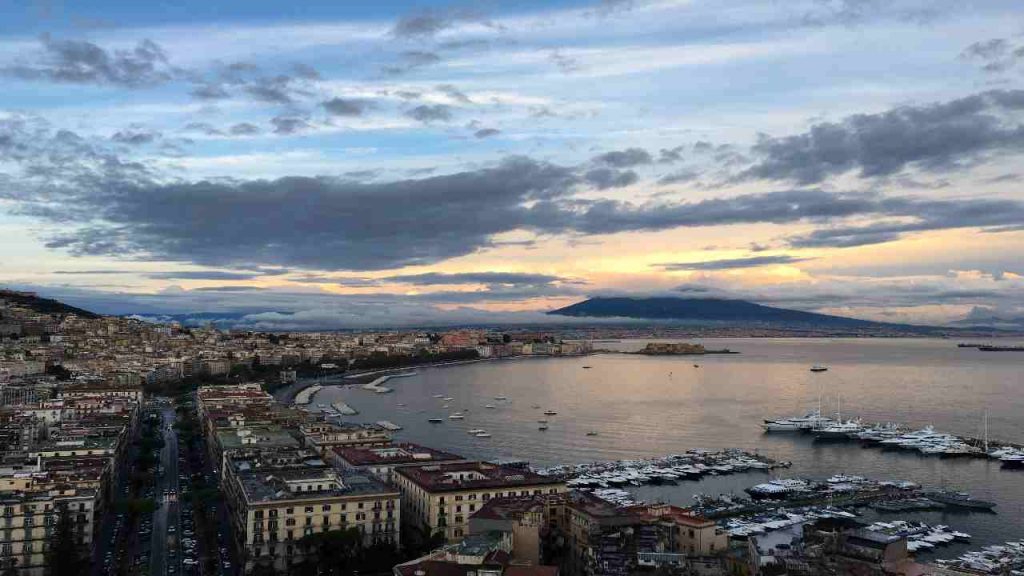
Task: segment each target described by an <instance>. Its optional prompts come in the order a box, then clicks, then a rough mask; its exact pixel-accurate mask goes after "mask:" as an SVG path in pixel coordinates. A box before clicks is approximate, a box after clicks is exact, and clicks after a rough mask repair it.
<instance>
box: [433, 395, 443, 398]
mask: <svg viewBox="0 0 1024 576" xmlns="http://www.w3.org/2000/svg"><path fill="white" fill-rule="evenodd" d="M434 398H444V394H434Z"/></svg>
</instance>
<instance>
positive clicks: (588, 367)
mask: <svg viewBox="0 0 1024 576" xmlns="http://www.w3.org/2000/svg"><path fill="white" fill-rule="evenodd" d="M591 368H593V366H584V367H583V369H584V370H590V369H591Z"/></svg>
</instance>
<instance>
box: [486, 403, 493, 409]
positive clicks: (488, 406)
mask: <svg viewBox="0 0 1024 576" xmlns="http://www.w3.org/2000/svg"><path fill="white" fill-rule="evenodd" d="M484 408H490V409H492V410H493V409H494V404H487V405H486V406H484Z"/></svg>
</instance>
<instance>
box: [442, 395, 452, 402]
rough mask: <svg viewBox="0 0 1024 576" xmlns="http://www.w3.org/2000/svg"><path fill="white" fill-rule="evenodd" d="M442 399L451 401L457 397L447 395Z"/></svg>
mask: <svg viewBox="0 0 1024 576" xmlns="http://www.w3.org/2000/svg"><path fill="white" fill-rule="evenodd" d="M442 400H444V401H445V402H451V401H452V400H455V398H452V397H451V396H445V397H444V398H442Z"/></svg>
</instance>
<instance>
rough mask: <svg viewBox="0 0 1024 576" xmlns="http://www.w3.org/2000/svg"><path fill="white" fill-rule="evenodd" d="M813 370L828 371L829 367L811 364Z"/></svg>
mask: <svg viewBox="0 0 1024 576" xmlns="http://www.w3.org/2000/svg"><path fill="white" fill-rule="evenodd" d="M811 372H828V367H827V366H822V365H820V364H815V365H814V366H811Z"/></svg>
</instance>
